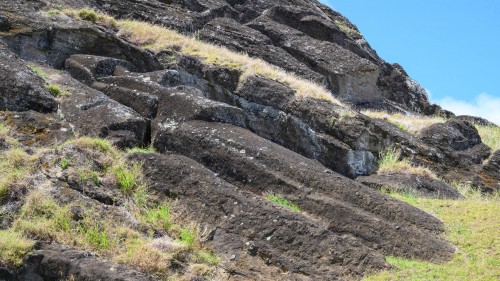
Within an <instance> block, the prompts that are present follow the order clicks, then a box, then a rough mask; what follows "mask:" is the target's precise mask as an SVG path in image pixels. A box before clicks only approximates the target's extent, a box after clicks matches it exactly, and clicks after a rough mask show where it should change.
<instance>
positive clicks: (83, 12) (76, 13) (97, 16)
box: [49, 8, 118, 28]
mask: <svg viewBox="0 0 500 281" xmlns="http://www.w3.org/2000/svg"><path fill="white" fill-rule="evenodd" d="M62 12H63V13H64V14H65V15H67V16H70V17H73V18H79V19H81V20H85V21H90V22H92V23H96V22H97V23H101V24H104V25H107V26H109V27H113V28H116V27H118V23H117V21H116V20H115V19H114V18H113V17H111V16H109V15H107V14H105V13H102V12H96V11H94V10H92V9H89V8H83V9H80V10H71V9H66V10H63V11H62ZM49 13H50V11H49ZM49 15H50V14H49Z"/></svg>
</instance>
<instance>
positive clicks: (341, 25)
mask: <svg viewBox="0 0 500 281" xmlns="http://www.w3.org/2000/svg"><path fill="white" fill-rule="evenodd" d="M335 24H336V25H337V26H338V27H339V28H340V29H341V30H342V31H344V32H345V33H347V34H348V35H349V36H361V33H360V32H359V31H358V30H356V29H354V28H351V27H349V26H347V24H346V23H344V22H341V21H339V20H336V21H335Z"/></svg>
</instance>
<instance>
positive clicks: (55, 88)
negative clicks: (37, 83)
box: [45, 85, 62, 97]
mask: <svg viewBox="0 0 500 281" xmlns="http://www.w3.org/2000/svg"><path fill="white" fill-rule="evenodd" d="M45 88H46V89H47V90H48V91H49V93H50V94H51V95H52V96H54V97H58V96H60V95H61V93H62V91H61V87H59V85H47V86H46V87H45Z"/></svg>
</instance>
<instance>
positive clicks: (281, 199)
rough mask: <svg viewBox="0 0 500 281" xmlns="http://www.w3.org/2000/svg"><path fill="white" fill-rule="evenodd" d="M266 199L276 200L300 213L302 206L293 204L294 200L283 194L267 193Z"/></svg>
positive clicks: (279, 203)
mask: <svg viewBox="0 0 500 281" xmlns="http://www.w3.org/2000/svg"><path fill="white" fill-rule="evenodd" d="M266 199H267V200H269V201H271V202H274V203H276V204H278V205H281V206H283V207H285V208H287V209H290V210H292V211H294V212H296V213H300V207H299V206H297V205H295V204H293V203H292V202H290V201H289V200H287V199H286V198H285V197H283V196H281V195H276V194H272V193H270V194H267V195H266Z"/></svg>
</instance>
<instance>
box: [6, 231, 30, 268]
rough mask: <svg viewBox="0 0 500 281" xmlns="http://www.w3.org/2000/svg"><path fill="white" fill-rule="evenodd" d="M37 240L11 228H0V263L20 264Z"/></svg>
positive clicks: (8, 264)
mask: <svg viewBox="0 0 500 281" xmlns="http://www.w3.org/2000/svg"><path fill="white" fill-rule="evenodd" d="M34 245H35V242H34V241H32V240H29V239H26V238H23V237H22V236H20V235H19V234H18V233H16V232H13V231H11V230H0V265H7V266H15V267H17V266H19V265H21V263H22V262H23V259H24V257H25V256H26V255H27V254H29V253H30V252H31V250H32V249H33V247H34Z"/></svg>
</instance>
